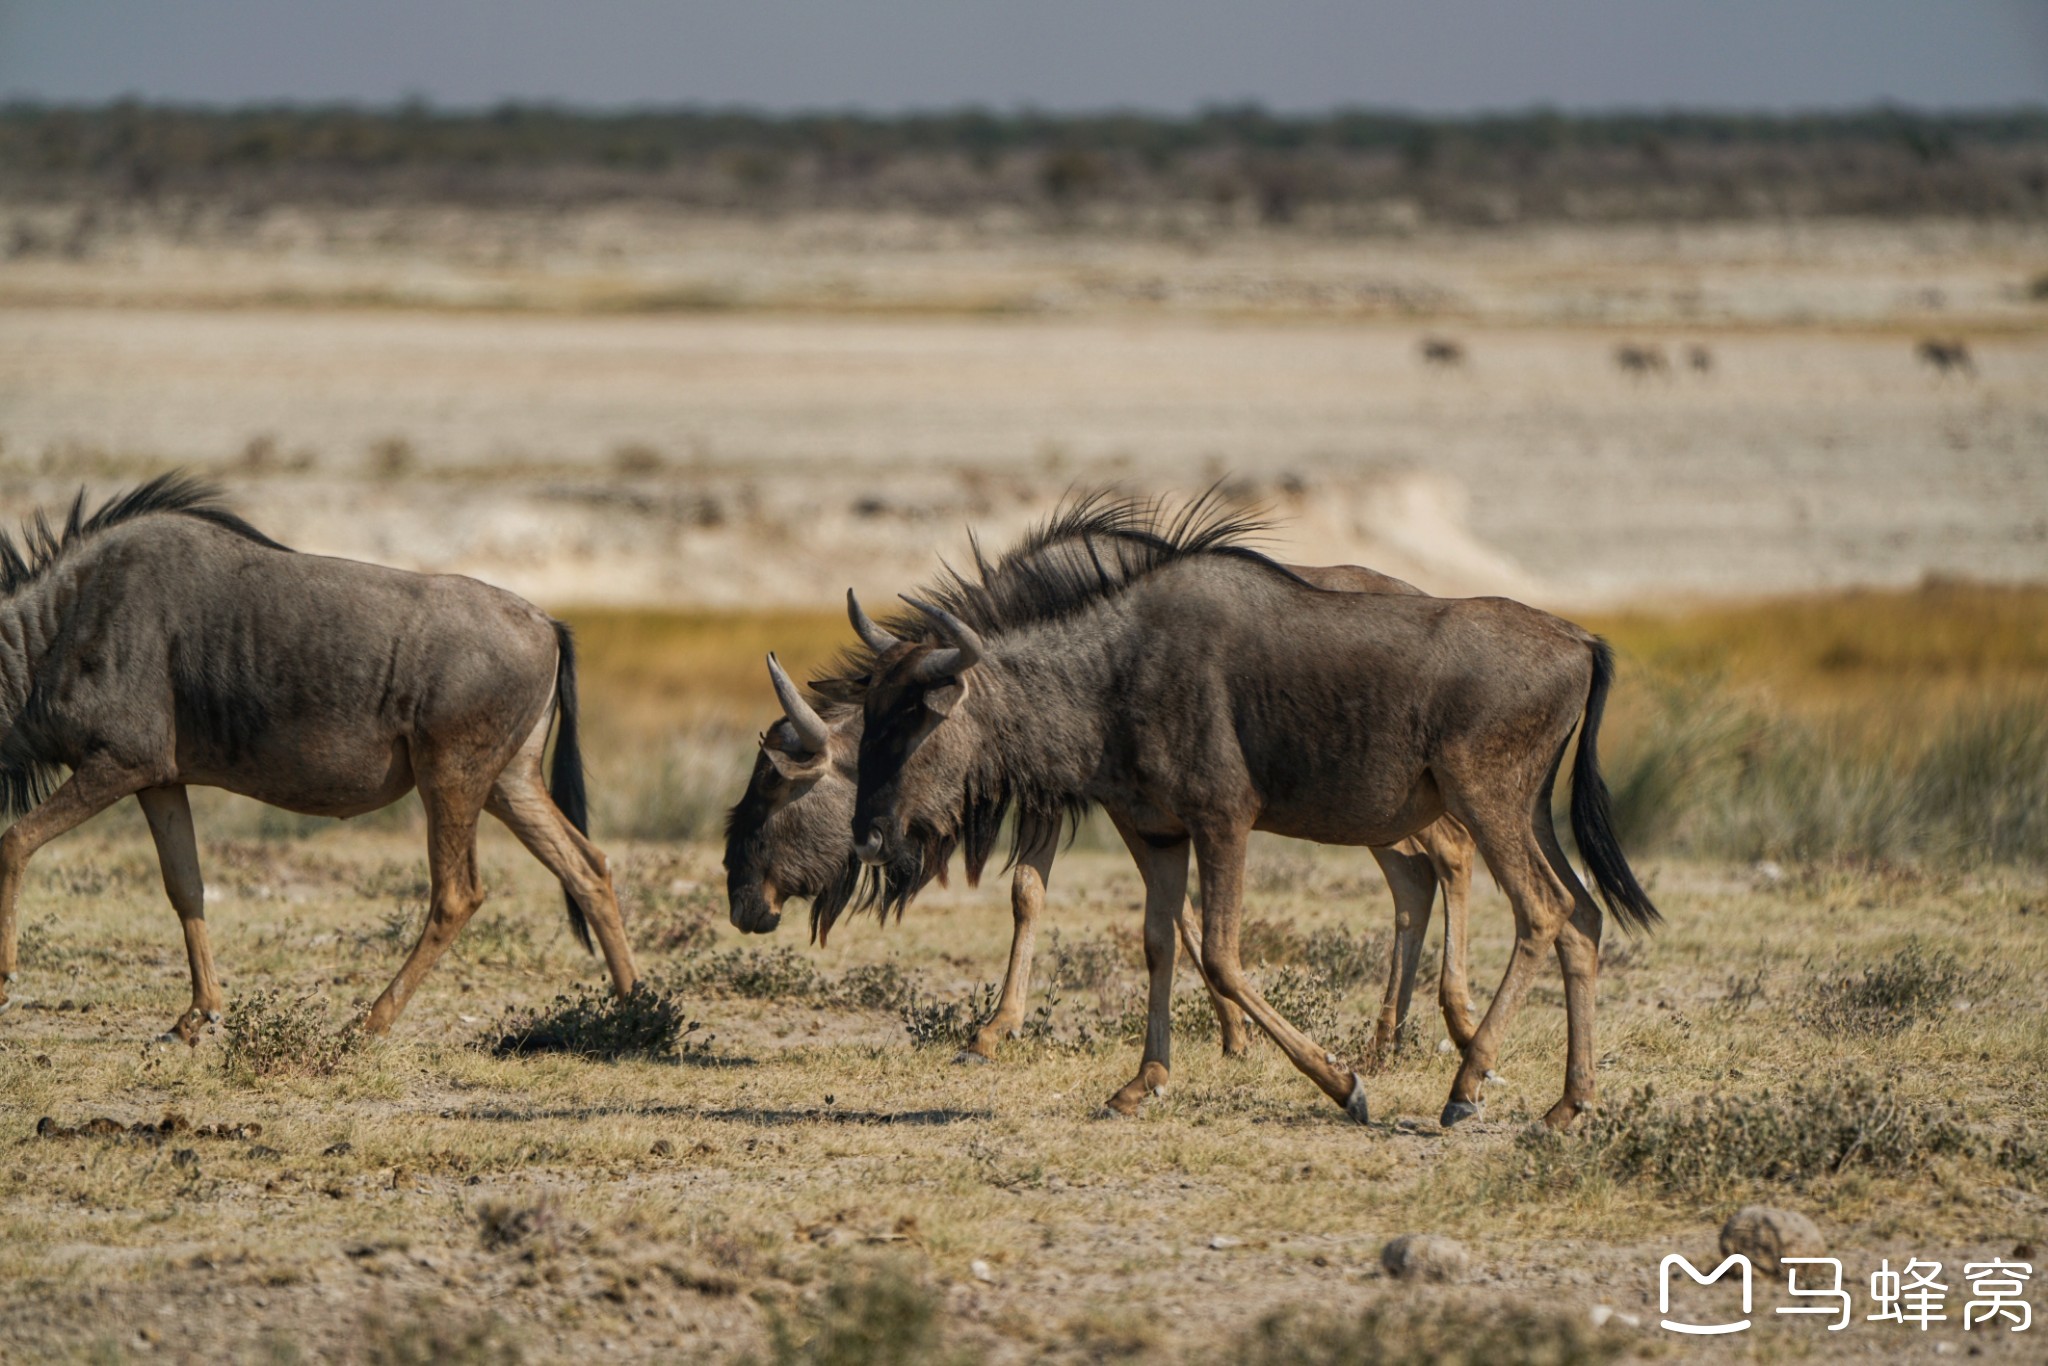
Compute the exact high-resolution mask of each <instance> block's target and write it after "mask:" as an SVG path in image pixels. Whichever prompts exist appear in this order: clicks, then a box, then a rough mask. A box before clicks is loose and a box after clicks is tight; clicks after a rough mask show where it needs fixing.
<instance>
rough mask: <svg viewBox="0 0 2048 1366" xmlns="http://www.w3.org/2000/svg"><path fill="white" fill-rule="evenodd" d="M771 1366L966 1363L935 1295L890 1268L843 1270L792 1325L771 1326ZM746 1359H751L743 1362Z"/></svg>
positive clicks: (778, 1320)
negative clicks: (952, 1343)
mask: <svg viewBox="0 0 2048 1366" xmlns="http://www.w3.org/2000/svg"><path fill="white" fill-rule="evenodd" d="M768 1328H769V1343H770V1355H769V1360H770V1361H772V1362H774V1363H776V1366H799V1363H801V1364H802V1366H940V1364H941V1363H954V1362H961V1363H964V1362H967V1361H970V1360H972V1358H971V1357H969V1356H968V1355H967V1354H965V1353H964V1352H962V1351H959V1350H957V1349H953V1348H949V1347H948V1345H947V1344H946V1341H945V1320H944V1303H943V1301H942V1300H941V1298H940V1295H939V1292H938V1291H937V1290H935V1289H934V1288H933V1287H931V1286H930V1285H928V1284H927V1283H925V1282H924V1281H923V1280H921V1279H919V1278H918V1277H916V1276H915V1275H913V1274H912V1273H911V1271H910V1270H909V1268H907V1267H905V1266H902V1265H900V1264H897V1263H894V1262H885V1263H881V1264H878V1265H873V1266H867V1267H854V1268H847V1269H842V1270H841V1271H840V1272H839V1273H838V1274H836V1275H834V1276H833V1277H832V1279H831V1280H830V1281H829V1282H828V1283H827V1284H826V1286H825V1288H824V1291H823V1293H821V1294H820V1295H819V1296H818V1297H817V1299H816V1301H815V1302H814V1303H812V1304H811V1305H809V1306H807V1307H806V1308H805V1310H804V1311H803V1312H802V1314H801V1315H800V1316H799V1317H797V1318H796V1319H794V1320H792V1319H790V1318H788V1317H785V1316H783V1315H781V1314H775V1315H773V1316H771V1318H770V1320H769V1325H768ZM749 1360H751V1358H749Z"/></svg>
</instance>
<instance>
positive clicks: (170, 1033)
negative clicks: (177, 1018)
mask: <svg viewBox="0 0 2048 1366" xmlns="http://www.w3.org/2000/svg"><path fill="white" fill-rule="evenodd" d="M156 1042H157V1043H160V1044H174V1043H183V1042H185V1041H184V1040H183V1039H181V1038H179V1037H178V1031H177V1030H175V1029H166V1030H165V1031H164V1032H163V1033H161V1034H159V1035H157V1036H156Z"/></svg>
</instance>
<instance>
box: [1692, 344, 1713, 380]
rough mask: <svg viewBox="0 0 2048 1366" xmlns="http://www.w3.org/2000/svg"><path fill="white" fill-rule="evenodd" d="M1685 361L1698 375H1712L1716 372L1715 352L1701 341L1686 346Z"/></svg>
mask: <svg viewBox="0 0 2048 1366" xmlns="http://www.w3.org/2000/svg"><path fill="white" fill-rule="evenodd" d="M1685 363H1686V364H1687V365H1690V366H1691V367H1692V371H1693V373H1694V374H1696V375H1711V374H1713V373H1714V353H1713V352H1712V351H1709V350H1708V349H1707V348H1706V347H1705V346H1703V345H1702V344H1700V343H1699V342H1694V343H1693V344H1692V345H1690V346H1688V347H1686V348H1685Z"/></svg>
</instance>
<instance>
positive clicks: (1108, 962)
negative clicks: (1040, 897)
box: [1044, 930, 1131, 991]
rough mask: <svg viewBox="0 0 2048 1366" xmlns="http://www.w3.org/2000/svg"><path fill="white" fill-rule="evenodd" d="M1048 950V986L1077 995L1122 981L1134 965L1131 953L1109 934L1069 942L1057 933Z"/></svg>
mask: <svg viewBox="0 0 2048 1366" xmlns="http://www.w3.org/2000/svg"><path fill="white" fill-rule="evenodd" d="M1047 948H1048V952H1047V954H1046V957H1045V959H1044V961H1045V963H1046V965H1047V970H1046V981H1047V983H1048V984H1050V985H1052V986H1055V987H1072V988H1073V989H1074V990H1076V991H1100V990H1102V989H1103V988H1104V987H1106V986H1109V985H1110V984H1111V983H1113V982H1115V981H1116V980H1117V979H1118V978H1120V977H1121V976H1122V975H1123V972H1124V969H1125V968H1126V967H1127V966H1128V965H1129V963H1130V961H1131V959H1130V951H1129V949H1128V948H1127V947H1126V946H1125V945H1124V944H1122V943H1119V942H1118V941H1117V939H1116V937H1115V936H1113V935H1107V934H1096V935H1083V936H1081V937H1080V938H1077V939H1067V938H1065V937H1064V936H1062V935H1061V934H1060V932H1059V931H1058V930H1054V931H1053V932H1052V934H1051V936H1050V943H1049V944H1048V945H1047Z"/></svg>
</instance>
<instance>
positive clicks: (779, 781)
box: [725, 500, 1474, 1105]
mask: <svg viewBox="0 0 2048 1366" xmlns="http://www.w3.org/2000/svg"><path fill="white" fill-rule="evenodd" d="M1131 511H1132V510H1131V508H1130V507H1129V506H1128V505H1114V504H1109V503H1105V502H1102V501H1100V500H1093V501H1084V502H1083V503H1081V504H1079V505H1077V506H1076V507H1074V508H1072V509H1070V510H1069V511H1068V512H1066V513H1065V514H1063V515H1062V516H1061V517H1059V518H1058V519H1056V520H1055V521H1054V522H1053V523H1052V524H1051V525H1049V526H1048V527H1047V528H1045V529H1044V530H1042V531H1040V532H1039V533H1038V534H1036V535H1035V536H1034V537H1033V538H1032V541H1031V544H1030V547H1029V551H1028V553H1026V552H1023V551H1018V552H1013V553H1012V554H1011V555H1009V556H1007V557H1006V558H1005V560H1004V563H1003V566H1002V567H1001V568H1000V569H998V568H997V567H994V566H985V569H986V571H987V573H988V574H990V575H994V574H1007V575H1010V576H1013V577H1015V576H1018V575H1022V574H1025V573H1027V572H1028V573H1029V574H1032V575H1039V574H1044V573H1046V572H1048V569H1049V567H1050V566H1051V565H1052V563H1053V562H1054V561H1056V560H1057V559H1058V558H1059V557H1062V556H1066V557H1082V556H1085V557H1088V559H1089V560H1091V561H1092V560H1094V559H1096V558H1098V557H1100V556H1101V555H1102V554H1104V553H1109V554H1111V555H1112V556H1114V555H1115V554H1116V553H1117V547H1116V543H1117V542H1118V541H1119V540H1120V539H1122V538H1127V537H1131V536H1133V535H1137V536H1139V539H1140V540H1141V541H1142V540H1143V539H1145V537H1144V534H1142V533H1139V532H1137V531H1136V530H1135V529H1134V528H1132V527H1131V526H1130V525H1129V519H1130V515H1131ZM1140 549H1141V550H1142V549H1144V547H1143V546H1142V545H1141V547H1140ZM1291 568H1292V569H1293V571H1294V572H1295V573H1298V574H1300V575H1301V576H1302V577H1303V578H1305V579H1307V580H1308V581H1310V582H1312V583H1315V584H1317V585H1318V586H1319V587H1324V588H1328V589H1331V590H1333V591H1344V592H1383V593H1410V594H1415V593H1420V591H1421V590H1420V589H1417V588H1416V587H1414V586H1413V585H1412V584H1408V583H1405V582H1403V581H1402V580H1400V579H1396V578H1393V577H1391V576H1389V575H1385V574H1380V573H1377V572H1375V571H1373V570H1370V569H1363V568H1359V567H1357V566H1355V565H1334V566H1291ZM888 629H889V630H890V631H891V632H900V633H902V634H904V635H919V636H922V635H927V634H928V633H929V628H928V626H927V625H926V624H925V623H923V622H922V621H921V620H920V619H916V618H910V619H898V620H893V621H891V622H890V624H889V627H888ZM892 639H893V637H892ZM874 664H875V655H874V653H873V651H871V650H867V649H865V648H863V649H859V650H856V651H852V652H849V653H848V654H847V655H845V656H842V658H841V659H840V660H838V661H837V662H836V663H835V665H834V667H833V669H832V674H833V677H831V678H828V679H826V680H823V681H821V682H819V683H816V684H813V687H814V688H817V689H819V690H820V695H819V697H818V700H817V701H816V703H815V704H814V703H813V702H812V701H811V700H809V699H807V698H805V697H804V695H803V693H802V692H801V690H799V689H798V688H797V686H796V685H795V684H794V683H793V682H792V681H791V680H790V679H789V677H788V676H787V675H786V674H784V673H783V672H782V668H781V666H780V665H779V664H778V663H777V662H776V661H775V659H774V657H773V656H770V657H769V661H768V669H769V676H770V679H771V681H772V682H773V684H774V687H775V692H776V696H777V698H778V699H779V700H780V702H781V704H782V710H783V717H782V719H781V720H779V721H777V722H776V723H775V724H774V725H773V726H771V727H770V728H769V729H768V731H767V732H765V733H764V734H763V735H762V737H761V753H760V755H759V757H758V758H757V759H756V760H755V763H754V771H753V774H752V776H751V778H750V779H749V781H748V784H747V790H746V793H745V794H744V795H743V796H742V797H741V799H740V801H739V802H738V803H737V804H736V805H735V806H734V807H733V808H732V810H731V812H730V813H728V815H727V818H726V854H725V867H726V892H727V897H728V902H729V905H730V918H731V920H732V923H733V924H734V925H735V926H736V927H737V928H739V929H740V930H742V931H744V932H748V933H765V932H768V931H771V930H773V929H774V928H775V927H776V925H777V924H779V923H780V920H781V906H782V903H783V901H784V900H786V899H788V898H790V897H796V898H799V899H803V898H809V899H810V901H811V933H812V937H813V938H814V939H816V940H818V941H819V942H823V940H824V938H825V937H826V935H828V934H829V933H830V931H831V928H832V925H833V923H834V921H835V920H836V919H837V918H838V916H839V915H840V913H841V912H842V911H843V910H846V909H848V908H853V909H861V908H864V907H866V906H868V905H873V906H876V907H877V908H878V910H879V913H880V914H882V915H884V916H886V915H887V914H888V913H889V911H890V910H891V909H892V908H893V909H894V910H895V911H896V912H897V913H898V914H899V915H900V914H901V912H902V909H903V907H904V906H905V905H906V904H907V903H908V902H909V900H910V899H911V898H912V897H913V896H915V895H916V893H917V891H918V890H919V889H921V888H922V886H923V885H924V882H925V881H926V880H928V879H929V878H930V877H931V876H932V875H933V874H935V873H936V872H937V870H938V869H940V868H942V867H943V866H944V865H945V862H946V860H947V859H948V858H949V857H950V856H951V852H952V849H953V847H954V845H955V843H956V842H957V841H958V838H959V835H960V833H961V831H962V829H963V827H964V829H965V830H967V831H970V832H974V833H973V834H972V835H971V836H970V838H969V839H968V841H967V843H968V848H967V856H968V857H967V874H968V879H969V881H970V883H973V882H978V881H979V879H980V875H981V871H982V868H983V866H984V865H985V862H986V860H987V857H988V855H989V854H990V853H991V852H992V850H991V847H990V846H991V845H992V842H993V840H994V838H995V835H996V830H997V827H998V826H999V825H1000V821H1001V814H1002V813H1001V811H1000V810H997V811H996V812H995V813H994V814H993V816H991V815H989V814H987V813H981V814H977V815H976V816H975V817H974V818H972V819H969V820H964V821H962V822H960V823H958V824H956V825H955V826H954V827H953V828H952V829H951V830H949V831H947V832H946V833H944V834H943V835H939V834H935V835H934V836H933V837H932V839H930V840H928V841H926V842H925V844H923V845H920V846H906V849H905V850H904V851H903V852H902V853H901V854H899V857H898V858H897V859H896V860H894V861H892V862H891V863H889V864H888V865H886V866H884V867H882V868H880V869H877V870H875V871H874V872H873V873H871V874H869V875H868V876H867V877H866V878H865V879H863V877H862V871H861V864H860V861H859V859H858V858H857V857H856V856H855V854H854V849H853V836H852V833H851V830H852V823H853V805H854V790H855V789H854V775H855V761H856V757H857V755H858V753H859V747H860V736H861V730H862V721H861V709H860V705H859V699H860V697H861V695H862V693H863V692H864V691H865V687H866V681H865V680H866V675H867V674H868V673H869V672H870V671H871V670H872V669H873V668H874ZM1122 828H1123V827H1122V826H1121V825H1119V829H1122ZM1058 834H1059V831H1058V829H1057V827H1055V828H1053V829H1051V830H1040V831H1037V832H1035V837H1034V839H1033V842H1032V843H1031V845H1029V846H1028V847H1027V846H1023V845H1019V846H1018V847H1017V848H1015V849H1013V851H1012V854H1011V859H1012V862H1013V863H1014V864H1015V865H1016V872H1015V875H1014V876H1013V878H1012V881H1011V889H1010V908H1011V915H1012V917H1013V931H1012V936H1011V941H1010V954H1009V961H1008V966H1007V968H1006V969H1005V972H1004V976H1003V985H1002V990H1001V993H1000V995H999V996H998V998H997V999H998V1004H997V1008H996V1011H995V1014H994V1015H993V1016H992V1017H991V1018H990V1019H989V1020H988V1021H987V1023H986V1024H984V1025H983V1026H982V1028H981V1029H980V1031H979V1032H978V1033H977V1034H976V1036H975V1039H974V1041H973V1042H972V1043H971V1044H970V1045H969V1046H968V1048H967V1049H966V1050H965V1052H964V1053H963V1057H974V1058H990V1057H993V1056H994V1055H995V1052H996V1049H997V1048H998V1046H999V1045H1000V1044H1001V1042H1002V1040H1004V1039H1006V1038H1011V1037H1014V1036H1015V1035H1016V1033H1017V1031H1018V1030H1019V1029H1021V1028H1022V1027H1023V1024H1024V1014H1025V997H1026V994H1027V993H1028V991H1029V987H1030V981H1031V958H1032V952H1033V945H1034V941H1035V937H1036V925H1037V920H1038V916H1039V913H1040V911H1041V910H1042V909H1043V907H1044V904H1045V889H1046V886H1047V884H1048V882H1049V881H1050V880H1051V871H1052V863H1053V858H1054V855H1055V851H1056V847H1057V843H1058V838H1057V837H1058ZM1126 843H1128V844H1129V845H1130V848H1131V854H1132V857H1133V858H1134V859H1135V860H1136V861H1137V863H1138V869H1139V872H1140V874H1141V875H1143V876H1144V878H1145V881H1146V885H1147V889H1148V897H1149V896H1150V895H1152V891H1151V889H1152V886H1153V883H1154V881H1155V878H1154V874H1153V866H1154V864H1155V863H1157V862H1159V861H1160V858H1161V856H1160V855H1158V854H1157V853H1156V852H1155V851H1153V850H1151V849H1150V848H1149V847H1148V846H1146V845H1145V844H1144V842H1143V841H1142V840H1138V839H1136V838H1134V837H1130V836H1128V835H1127V838H1126ZM1372 854H1373V857H1374V858H1375V859H1376V860H1377V861H1378V862H1379V865H1380V868H1381V871H1382V872H1383V873H1384V874H1385V876H1386V879H1387V885H1388V888H1389V889H1390V890H1391V891H1392V892H1393V894H1394V943H1393V948H1392V952H1391V955H1390V960H1389V968H1388V981H1387V988H1386V993H1385V995H1384V997H1383V998H1382V1002H1381V1008H1380V1016H1379V1021H1378V1024H1377V1026H1376V1029H1375V1035H1374V1041H1373V1057H1374V1059H1375V1060H1376V1061H1377V1060H1382V1059H1384V1058H1385V1057H1386V1056H1387V1055H1388V1053H1389V1052H1390V1051H1391V1049H1392V1047H1393V1045H1394V1041H1395V1039H1396V1037H1397V1035H1398V1033H1399V1030H1400V1027H1401V1024H1402V1022H1403V1021H1404V1020H1405V1019H1406V1018H1407V1014H1408V1007H1409V1002H1410V1000H1411V998H1412V996H1413V992H1414V987H1415V977H1416V973H1417V971H1418V969H1419V968H1420V966H1421V959H1422V943H1423V937H1424V935H1425V933H1426V932H1427V930H1428V927H1429V918H1430V913H1431V911H1432V909H1433V906H1434V902H1435V899H1436V889H1437V887H1438V886H1439V885H1441V886H1442V887H1443V889H1444V923H1445V929H1444V964H1443V972H1442V974H1441V976H1440V978H1439V991H1438V996H1439V1001H1440V1004H1441V1007H1442V1010H1443V1016H1444V1023H1445V1026H1446V1028H1447V1029H1448V1031H1449V1033H1450V1036H1451V1039H1452V1041H1453V1042H1454V1043H1455V1044H1456V1046H1457V1047H1458V1048H1460V1049H1462V1048H1464V1047H1465V1045H1466V1044H1467V1043H1468V1042H1469V1041H1470V1040H1471V1038H1472V1034H1473V1029H1474V1024H1473V1019H1472V1013H1471V997H1470V992H1469V988H1468V986H1467V982H1466V962H1467V958H1466V907H1467V902H1468V897H1469V893H1470V888H1471V869H1472V854H1473V846H1472V841H1471V837H1470V836H1469V835H1467V834H1466V833H1465V831H1464V829H1463V828H1462V827H1461V826H1459V825H1458V824H1457V822H1456V821H1455V820H1453V819H1451V818H1450V817H1448V816H1446V817H1444V818H1443V819H1441V820H1439V821H1437V822H1436V823H1434V824H1432V825H1430V826H1428V827H1426V828H1425V829H1423V830H1422V831H1420V832H1418V833H1417V834H1416V835H1415V836H1413V837H1412V838H1409V839H1405V840H1402V841H1399V842H1398V843H1396V844H1395V845H1393V846H1392V847H1389V848H1381V849H1374V850H1372ZM1180 857H1181V863H1182V867H1181V869H1180V871H1179V873H1178V874H1177V875H1176V876H1175V877H1173V878H1172V879H1171V880H1170V881H1169V882H1164V883H1162V884H1161V887H1160V894H1162V895H1163V894H1164V893H1165V892H1166V891H1167V890H1168V889H1169V888H1173V889H1177V888H1179V887H1181V886H1183V885H1184V884H1185V882H1186V877H1187V874H1186V867H1185V864H1186V854H1185V850H1183V851H1182V852H1181V856H1180ZM1172 913H1173V914H1174V915H1175V917H1176V923H1177V925H1178V927H1179V929H1180V933H1181V938H1182V941H1183V943H1185V944H1186V945H1187V947H1188V951H1189V953H1190V954H1192V955H1194V956H1195V961H1196V962H1197V964H1198V965H1199V963H1200V950H1199V945H1200V942H1201V939H1200V933H1199V931H1197V930H1196V929H1195V928H1194V927H1193V925H1192V923H1191V921H1190V919H1189V917H1188V916H1187V914H1186V904H1185V901H1183V902H1181V903H1180V904H1179V905H1177V906H1175V907H1174V908H1173V912H1172ZM1211 995H1212V1001H1213V1003H1214V1004H1215V1006H1216V1008H1217V1017H1218V1020H1219V1022H1220V1024H1221V1027H1222V1038H1223V1049H1224V1052H1225V1053H1228V1054H1232V1055H1236V1054H1240V1053H1242V1052H1243V1051H1244V1050H1245V1046H1246V1041H1245V1037H1244V1033H1243V1024H1242V1021H1241V1018H1240V1017H1239V1014H1238V1011H1237V1008H1236V1007H1235V1006H1233V1005H1231V1004H1230V1003H1229V1002H1228V1001H1227V1000H1224V999H1222V998H1221V997H1217V996H1215V995H1214V993H1213V991H1212V993H1211ZM1132 1103H1133V1104H1134V1105H1135V1103H1136V1102H1135V1099H1134V1100H1133V1102H1132Z"/></svg>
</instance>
